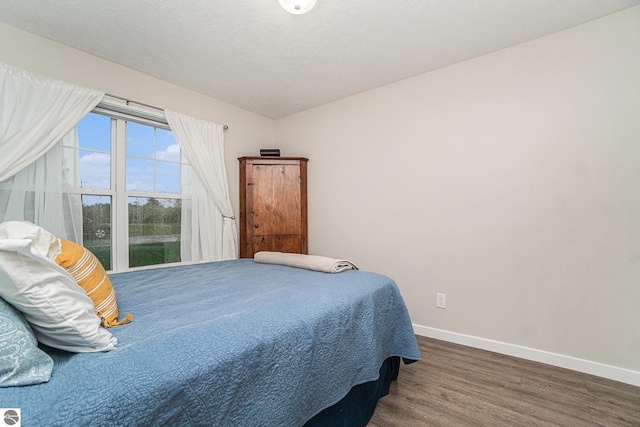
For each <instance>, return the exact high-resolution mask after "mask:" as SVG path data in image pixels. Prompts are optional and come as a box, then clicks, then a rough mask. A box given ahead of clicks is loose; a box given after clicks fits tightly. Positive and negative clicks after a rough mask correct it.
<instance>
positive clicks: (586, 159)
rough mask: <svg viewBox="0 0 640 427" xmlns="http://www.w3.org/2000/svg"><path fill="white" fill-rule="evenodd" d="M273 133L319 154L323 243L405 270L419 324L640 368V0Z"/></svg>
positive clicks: (315, 185) (313, 229)
mask: <svg viewBox="0 0 640 427" xmlns="http://www.w3.org/2000/svg"><path fill="white" fill-rule="evenodd" d="M276 138H277V142H276V144H275V145H276V146H279V147H280V148H281V149H282V150H283V151H284V152H286V153H287V154H290V155H300V156H308V157H309V158H310V161H309V231H310V236H309V248H310V252H311V253H316V254H323V255H329V256H336V257H346V258H349V259H351V260H353V261H354V262H356V263H357V264H359V266H360V267H361V268H362V269H366V270H374V271H378V272H382V273H384V274H387V275H389V276H391V277H393V278H394V279H395V280H396V282H397V283H398V286H399V287H400V289H401V291H402V293H403V295H404V297H405V299H406V302H407V304H408V307H409V310H410V313H411V316H412V319H413V321H414V323H415V324H417V325H422V326H425V327H428V328H434V329H437V330H444V331H449V332H453V333H457V334H465V335H468V336H472V337H480V338H482V339H486V340H495V341H498V342H501V343H508V344H511V345H514V346H524V347H527V348H530V349H536V350H540V351H543V352H551V353H554V354H558V355H565V356H570V357H571V358H578V359H584V360H586V361H593V362H597V363H598V364H605V365H611V366H613V367H619V368H625V369H626V370H631V371H640V7H635V8H632V9H628V10H626V11H623V12H620V13H617V14H614V15H610V16H607V17H605V18H602V19H599V20H597V21H593V22H590V23H587V24H585V25H582V26H579V27H575V28H573V29H570V30H567V31H563V32H560V33H557V34H554V35H551V36H548V37H545V38H541V39H538V40H535V41H532V42H529V43H525V44H521V45H518V46H515V47H512V48H509V49H505V50H502V51H498V52H495V53H492V54H489V55H485V56H482V57H479V58H476V59H473V60H469V61H466V62H462V63H459V64H456V65H453V66H450V67H447V68H443V69H440V70H436V71H433V72H430V73H427V74H424V75H420V76H416V77H414V78H410V79H407V80H404V81H400V82H397V83H394V84H391V85H388V86H385V87H382V88H379V89H375V90H372V91H369V92H365V93H362V94H359V95H356V96H352V97H350V98H347V99H343V100H340V101H337V102H334V103H331V104H327V105H324V106H321V107H318V108H315V109H311V110H308V111H306V112H302V113H299V114H296V115H292V116H289V117H286V118H283V119H280V120H277V121H276ZM436 292H442V293H445V294H446V295H447V308H446V309H445V310H442V309H437V308H435V294H436ZM632 373H633V372H632Z"/></svg>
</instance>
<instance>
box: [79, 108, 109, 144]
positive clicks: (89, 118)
mask: <svg viewBox="0 0 640 427" xmlns="http://www.w3.org/2000/svg"><path fill="white" fill-rule="evenodd" d="M78 140H79V141H78V143H79V144H80V148H88V149H90V150H99V151H106V152H110V151H111V118H110V117H107V116H101V115H99V114H87V115H86V116H85V117H84V118H83V119H82V121H80V123H78Z"/></svg>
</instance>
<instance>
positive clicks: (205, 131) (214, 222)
mask: <svg viewBox="0 0 640 427" xmlns="http://www.w3.org/2000/svg"><path fill="white" fill-rule="evenodd" d="M165 116H166V118H167V122H168V123H169V127H170V128H171V131H172V132H173V134H174V135H175V137H176V140H177V141H178V144H179V145H180V149H181V150H182V151H183V153H184V155H185V157H186V158H187V160H188V161H189V163H190V164H191V167H192V168H193V171H194V174H193V175H194V176H193V177H192V185H191V187H192V188H191V189H192V198H191V203H184V204H183V206H188V207H189V208H190V211H191V212H188V213H186V212H185V211H184V209H185V208H184V207H183V215H182V216H183V221H185V220H186V221H189V220H190V221H192V226H191V227H190V228H191V229H192V230H194V232H193V233H192V234H191V236H184V235H183V236H182V239H183V246H188V247H184V249H183V250H184V251H186V252H188V253H189V252H190V255H191V258H190V259H191V260H192V261H218V260H225V259H236V258H238V244H237V235H238V231H237V227H236V222H235V217H234V215H233V208H232V206H231V199H230V198H229V183H228V181H227V171H226V167H225V164H224V129H223V126H222V125H219V124H215V123H211V122H207V121H204V120H200V119H197V118H195V117H190V116H187V115H184V114H180V113H176V112H173V111H168V110H165ZM185 213H186V214H185ZM184 229H185V228H184V227H183V230H184ZM183 259H184V258H183Z"/></svg>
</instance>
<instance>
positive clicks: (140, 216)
mask: <svg viewBox="0 0 640 427" xmlns="http://www.w3.org/2000/svg"><path fill="white" fill-rule="evenodd" d="M180 212H181V201H180V200H179V199H156V198H153V197H150V198H144V197H129V266H130V267H140V266H143V265H155V264H164V263H168V262H179V261H180Z"/></svg>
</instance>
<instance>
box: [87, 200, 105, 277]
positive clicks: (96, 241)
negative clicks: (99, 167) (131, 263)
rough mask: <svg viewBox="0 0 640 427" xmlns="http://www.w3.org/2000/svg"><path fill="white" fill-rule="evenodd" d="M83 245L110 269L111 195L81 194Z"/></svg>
mask: <svg viewBox="0 0 640 427" xmlns="http://www.w3.org/2000/svg"><path fill="white" fill-rule="evenodd" d="M82 240H83V245H84V247H86V248H87V249H89V250H90V251H91V252H92V253H93V254H94V255H95V256H96V258H98V259H99V260H100V262H101V263H102V265H103V266H104V268H105V269H106V270H111V197H110V196H89V195H83V196H82Z"/></svg>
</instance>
